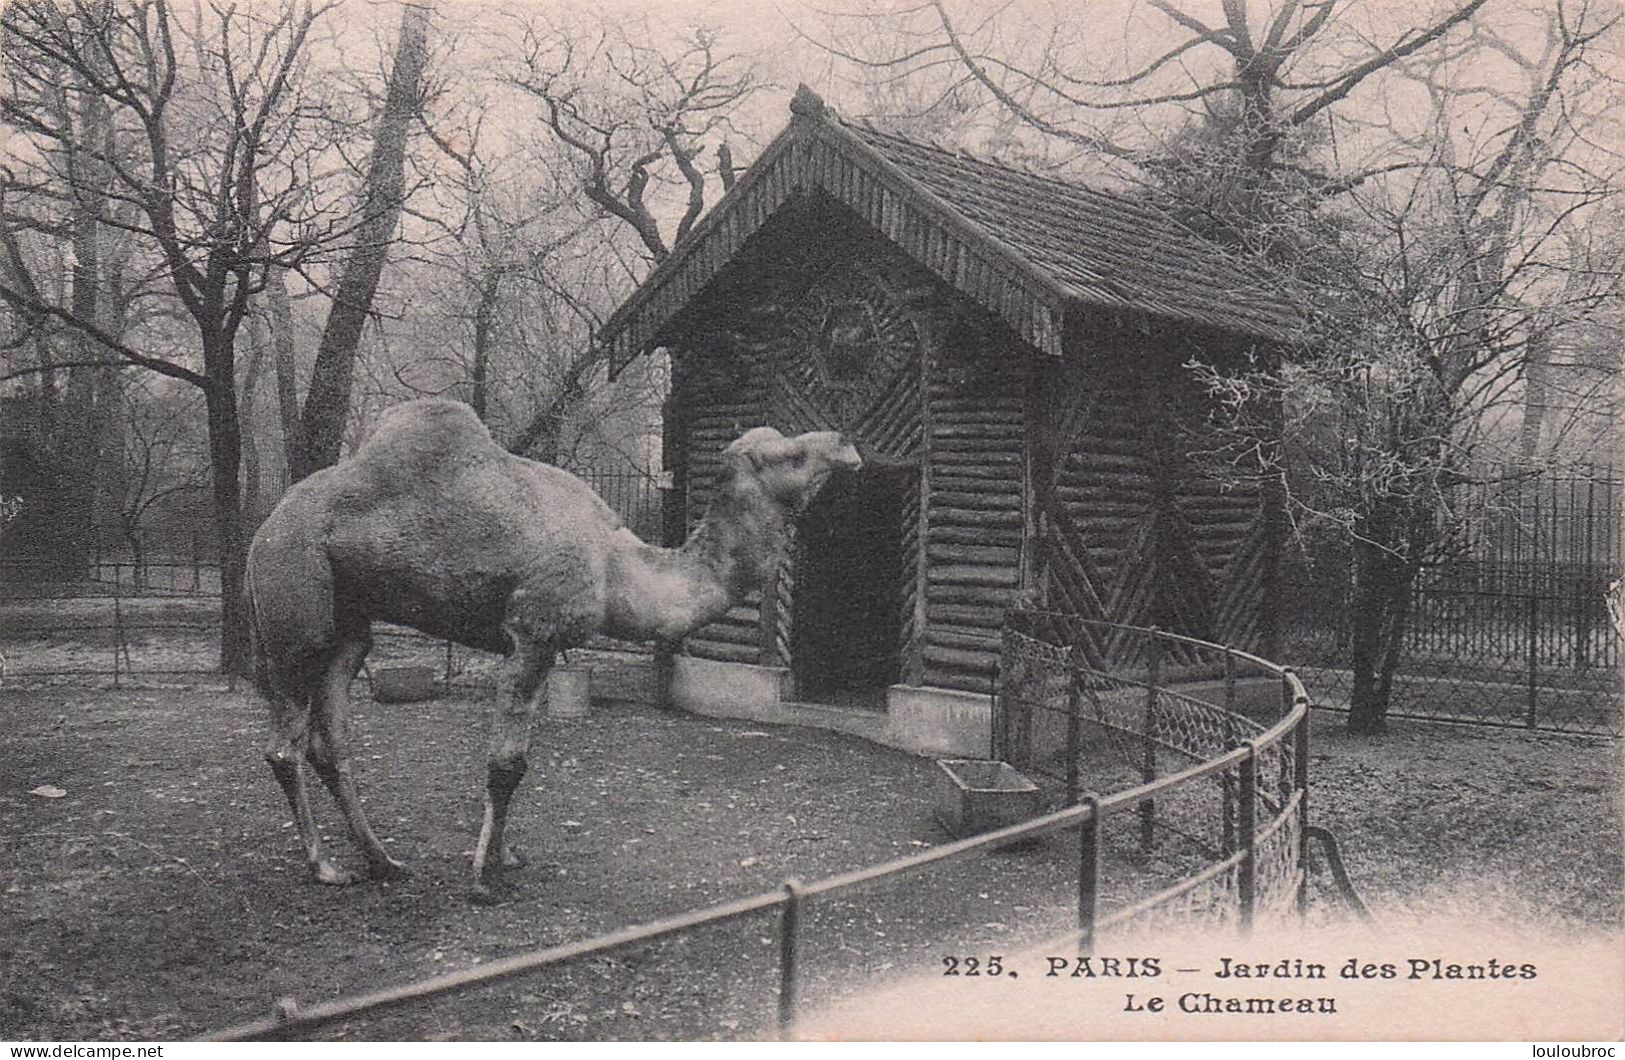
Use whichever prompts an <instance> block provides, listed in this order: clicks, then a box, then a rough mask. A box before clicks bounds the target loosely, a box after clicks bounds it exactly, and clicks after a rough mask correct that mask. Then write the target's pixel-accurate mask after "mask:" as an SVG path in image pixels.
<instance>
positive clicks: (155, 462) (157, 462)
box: [117, 373, 209, 579]
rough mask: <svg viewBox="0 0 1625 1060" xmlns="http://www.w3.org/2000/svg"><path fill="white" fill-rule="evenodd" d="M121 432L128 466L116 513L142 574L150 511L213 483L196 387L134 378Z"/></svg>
mask: <svg viewBox="0 0 1625 1060" xmlns="http://www.w3.org/2000/svg"><path fill="white" fill-rule="evenodd" d="M131 389H132V391H134V393H132V394H131V395H130V396H131V398H132V400H130V401H128V402H127V403H126V404H125V406H124V423H123V428H124V429H123V431H122V432H121V441H122V452H121V454H120V456H121V458H122V468H121V471H122V472H123V473H122V475H121V476H120V485H121V489H120V491H119V492H120V494H121V496H120V497H119V498H118V506H117V517H118V529H119V534H120V536H121V537H123V539H124V541H125V543H126V545H128V547H129V550H130V556H131V559H132V561H133V563H134V566H135V571H136V576H137V578H138V579H142V578H145V575H146V559H147V556H146V533H147V530H148V526H147V522H148V519H149V518H150V516H151V515H152V514H153V513H154V512H155V511H157V510H159V509H161V508H162V507H163V506H164V505H165V504H166V503H168V502H171V501H172V500H174V499H175V498H177V497H181V496H184V495H187V494H204V495H206V494H207V493H208V489H209V452H208V444H207V440H206V439H205V438H204V437H203V434H202V432H201V431H199V430H198V423H199V420H200V419H201V417H200V416H199V415H198V413H199V411H201V410H199V409H198V408H197V407H196V406H197V405H198V403H199V401H200V395H199V394H198V392H197V390H196V389H194V388H191V387H186V386H182V385H178V384H176V383H175V382H174V381H173V380H161V379H156V378H155V377H153V376H152V375H151V374H149V373H142V374H141V375H140V376H137V377H136V378H135V379H134V380H133V381H132V387H131Z"/></svg>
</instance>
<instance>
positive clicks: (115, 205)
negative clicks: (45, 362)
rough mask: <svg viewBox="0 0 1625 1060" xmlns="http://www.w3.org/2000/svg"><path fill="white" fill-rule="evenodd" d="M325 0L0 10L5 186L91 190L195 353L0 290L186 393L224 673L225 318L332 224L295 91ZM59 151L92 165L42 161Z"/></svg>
mask: <svg viewBox="0 0 1625 1060" xmlns="http://www.w3.org/2000/svg"><path fill="white" fill-rule="evenodd" d="M325 10H326V9H325V8H322V7H317V6H315V5H314V4H312V3H310V2H309V0H287V2H286V3H283V4H281V5H278V6H269V5H266V6H260V5H256V6H255V7H254V8H253V9H252V10H246V11H245V10H242V9H238V8H232V7H226V8H215V9H210V10H208V11H205V10H204V9H202V8H199V9H197V10H196V11H195V12H194V15H195V18H194V20H193V21H192V22H191V23H190V24H188V23H187V22H186V21H185V20H183V19H180V18H177V17H176V12H175V11H174V10H173V9H172V8H171V6H170V4H169V3H168V0H143V2H140V3H135V4H130V5H108V4H99V3H91V2H88V0H75V2H74V3H71V4H66V5H61V4H57V3H53V2H51V0H21V2H18V3H14V4H11V5H9V6H8V7H7V8H6V9H5V10H4V12H3V14H0V34H3V36H4V40H5V46H6V59H7V63H6V75H7V82H6V87H5V93H4V95H3V96H0V118H3V119H4V121H5V122H6V123H7V124H9V125H10V126H11V127H12V128H13V129H14V130H15V131H16V132H17V133H18V134H19V135H20V136H21V137H22V138H23V139H24V141H25V142H26V143H28V144H29V145H31V148H32V151H31V153H30V154H25V155H24V156H23V157H22V158H21V159H20V160H19V161H20V165H18V166H17V167H16V168H15V169H14V170H13V171H12V173H11V174H9V179H8V182H7V183H8V187H7V193H8V196H15V198H12V200H11V201H12V202H14V203H15V202H18V200H19V199H26V201H27V202H28V203H29V204H34V203H43V204H46V205H47V207H48V206H49V204H51V203H55V202H61V201H65V200H66V201H73V202H76V203H78V204H80V205H81V206H83V205H84V204H85V203H86V194H85V191H86V188H87V187H88V188H90V189H93V190H94V192H95V194H97V195H99V196H100V199H99V204H98V206H97V216H96V223H97V225H98V226H102V227H105V228H108V229H112V230H116V231H122V232H127V233H129V234H130V235H132V236H133V237H135V239H136V240H137V241H138V242H139V243H140V244H141V246H142V248H143V249H144V250H146V251H149V252H150V253H152V254H154V255H155V256H156V257H157V258H158V259H159V261H160V262H161V264H162V267H163V269H164V272H165V273H166V275H167V277H168V279H169V282H170V285H171V286H172V288H173V295H174V297H175V298H176V299H177V300H178V302H179V304H180V307H181V309H182V310H183V311H184V313H185V315H186V317H187V318H189V319H190V321H191V323H192V326H193V327H194V328H195V329H196V337H197V350H198V354H200V356H198V357H193V356H190V355H187V354H181V353H175V352H172V351H169V350H146V349H142V348H140V345H139V342H138V340H136V339H133V338H130V337H128V336H127V337H125V338H121V337H120V336H119V333H118V331H117V330H115V329H112V328H110V327H108V326H107V321H106V320H104V319H102V318H101V317H100V315H99V314H97V313H93V312H91V311H90V307H89V306H88V305H86V304H82V303H81V304H71V303H70V304H63V303H62V302H60V301H58V300H56V299H54V298H53V297H52V296H51V295H50V293H49V292H48V291H44V290H43V289H42V288H41V287H40V286H39V285H38V284H33V285H30V284H25V283H19V282H17V279H16V277H15V276H10V277H8V278H7V279H6V280H4V281H0V298H4V299H5V301H6V302H8V303H9V304H10V305H11V306H12V307H13V308H14V309H16V310H17V311H18V313H19V314H20V315H22V316H23V317H25V318H29V319H32V320H34V321H36V322H37V323H38V324H39V326H42V327H43V326H54V327H58V328H61V329H63V330H64V331H65V333H66V334H67V335H71V336H74V337H75V338H76V339H78V340H79V341H82V342H83V343H84V344H85V346H86V349H87V350H93V351H94V353H95V355H96V356H97V357H100V358H103V359H105V360H107V361H110V362H115V363H127V364H131V365H135V366H138V367H141V368H146V369H149V370H151V371H154V372H158V373H159V374H161V375H165V376H169V377H171V378H174V379H178V380H181V381H183V382H186V383H188V384H190V385H192V386H194V387H196V388H197V389H198V390H199V391H201V392H202V394H203V397H204V404H205V414H206V417H207V422H208V428H209V430H208V434H209V445H210V467H211V485H212V492H213V497H214V506H215V520H216V527H217V533H218V536H219V539H220V547H221V552H222V557H223V563H222V578H221V581H222V599H223V604H224V624H223V630H222V663H223V665H225V666H226V667H227V668H230V669H237V668H239V667H240V666H241V665H242V664H243V663H244V661H245V659H246V651H245V648H246V643H247V638H246V635H245V634H246V622H245V616H244V614H243V610H242V607H241V603H240V599H241V575H242V553H243V545H244V531H243V522H242V509H241V504H240V485H239V471H240V463H241V437H240V426H239V421H238V409H237V392H236V339H237V334H238V330H239V328H240V327H241V325H242V323H243V321H244V319H245V317H246V315H247V313H248V309H249V305H250V300H251V298H252V295H253V293H254V291H255V289H256V288H257V287H258V285H259V284H260V283H261V282H262V281H263V276H264V270H265V269H266V268H267V267H270V266H273V265H274V266H277V267H295V266H300V265H303V264H305V263H306V262H307V261H308V260H310V259H311V258H312V257H313V256H314V255H315V253H316V252H317V251H318V250H319V249H320V248H322V247H324V246H330V245H331V244H332V243H333V242H334V241H335V240H338V239H342V238H344V237H345V236H347V235H348V232H347V230H346V229H347V226H346V222H345V220H344V219H343V218H336V217H331V216H327V215H325V214H324V213H323V211H322V209H321V207H320V205H319V204H318V203H317V202H316V200H315V198H314V196H313V194H312V193H311V191H310V188H311V185H312V181H311V180H310V177H311V175H312V174H311V172H310V167H311V165H312V162H313V159H314V157H315V155H316V149H315V144H314V143H313V141H312V140H311V139H310V138H309V136H308V133H309V129H308V124H309V122H308V118H309V115H310V112H311V111H312V110H313V109H314V107H315V104H316V101H315V100H314V99H308V98H301V95H300V89H301V85H302V80H301V75H302V72H303V70H302V66H301V63H302V57H303V53H304V50H305V45H306V41H307V38H308V36H309V33H310V30H311V27H312V26H313V25H314V24H315V23H316V21H317V20H318V19H319V18H320V17H321V15H322V14H323V12H324V11H325ZM64 86H66V88H64ZM64 91H66V92H67V93H68V96H69V98H71V99H72V100H74V101H75V104H76V106H78V107H79V108H81V109H85V108H89V109H92V110H96V109H100V110H104V111H105V133H104V134H101V135H86V130H85V129H84V128H83V127H82V126H80V125H75V124H70V123H67V122H64V121H63V120H61V117H60V114H61V108H60V106H59V104H58V100H59V99H61V97H62V94H63V92H64ZM75 155H78V156H80V157H86V158H89V159H92V160H94V162H95V166H94V167H85V166H71V165H70V166H65V167H64V166H61V165H58V164H57V161H56V160H57V159H59V158H72V157H74V156H75ZM8 215H10V216H14V217H15V216H22V215H23V211H22V210H15V212H14V211H13V210H12V209H8ZM38 216H39V215H38V214H36V217H38Z"/></svg>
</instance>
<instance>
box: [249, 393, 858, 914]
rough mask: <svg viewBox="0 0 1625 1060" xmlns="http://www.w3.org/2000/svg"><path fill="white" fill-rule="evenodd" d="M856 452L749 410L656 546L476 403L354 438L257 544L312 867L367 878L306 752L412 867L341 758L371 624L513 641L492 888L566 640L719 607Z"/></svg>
mask: <svg viewBox="0 0 1625 1060" xmlns="http://www.w3.org/2000/svg"><path fill="white" fill-rule="evenodd" d="M862 462H863V461H862V460H861V458H860V457H859V455H858V452H857V450H856V449H855V448H854V447H853V446H852V445H851V444H850V443H848V442H847V441H846V440H844V439H843V438H842V437H841V436H840V434H838V433H836V432H834V431H817V432H812V433H808V434H803V435H800V436H799V437H795V438H786V437H785V436H784V435H782V434H780V433H779V432H778V431H776V430H774V429H773V428H771V427H755V428H752V429H751V430H748V431H746V432H745V433H744V435H743V436H741V437H740V438H738V439H737V440H736V441H734V442H733V443H731V444H730V445H729V446H728V447H727V448H726V449H725V450H724V451H723V454H722V462H721V475H720V480H719V483H718V491H717V494H716V496H715V499H714V500H712V502H711V505H710V508H709V510H708V511H707V513H706V516H705V519H704V521H703V522H702V523H701V524H700V525H699V526H698V527H697V528H696V529H695V531H694V533H693V534H692V536H690V537H689V539H688V541H687V542H686V543H685V544H684V545H683V546H682V547H681V548H676V549H666V548H656V547H654V546H651V545H647V544H644V543H643V542H642V541H640V540H639V539H638V538H637V537H636V536H635V535H634V534H633V533H632V532H631V531H630V530H628V529H627V528H626V527H625V526H623V525H622V523H621V520H620V519H619V517H617V516H616V515H615V513H614V512H613V511H612V510H611V509H610V507H609V506H608V505H607V504H605V503H604V502H603V501H602V500H601V499H600V498H599V497H598V495H597V494H596V493H594V492H593V491H592V489H591V488H590V487H588V486H587V484H586V483H584V482H582V481H581V480H580V479H578V478H576V477H575V476H574V475H571V474H570V473H568V472H566V471H562V470H560V469H559V468H556V467H552V466H550V465H548V464H543V463H538V462H536V461H533V460H527V459H524V458H523V457H518V456H514V455H512V454H511V453H509V452H507V451H506V450H504V449H503V448H501V447H500V446H498V445H497V444H496V443H495V442H494V441H493V440H492V439H491V435H490V433H489V432H488V431H487V430H486V428H485V425H484V424H482V423H481V422H480V420H479V418H478V417H477V416H475V414H474V411H473V410H472V409H471V408H469V407H468V406H467V405H464V404H462V403H460V402H456V401H448V400H442V399H427V400H421V401H410V402H407V403H405V404H401V405H397V406H395V407H394V408H392V409H390V410H389V411H388V412H386V413H385V414H384V416H383V417H382V418H381V419H380V421H379V423H378V427H377V430H376V431H375V432H374V433H373V435H372V436H371V438H369V439H368V440H367V442H366V444H364V445H363V446H361V447H360V448H359V449H358V450H357V451H356V453H355V454H354V455H353V456H351V457H350V458H348V459H346V460H344V461H342V462H340V463H339V464H338V465H336V466H334V467H331V468H328V469H326V470H323V471H319V472H317V473H316V474H313V475H311V476H310V477H308V478H306V479H304V480H303V481H301V482H300V483H298V484H297V485H295V486H294V487H293V488H292V489H291V490H289V491H288V493H287V495H286V496H285V497H283V499H282V501H281V503H279V504H278V505H277V507H276V509H275V510H274V511H273V512H272V513H271V515H270V517H269V518H268V519H266V521H265V522H264V523H263V524H262V525H261V526H260V528H259V531H258V532H257V533H256V534H255V535H254V540H253V543H252V544H251V546H250V548H249V553H248V570H247V593H248V598H249V603H250V606H251V616H252V621H253V628H254V638H255V656H256V668H255V669H256V683H257V684H258V685H259V686H260V688H261V691H262V692H263V693H264V695H265V697H266V699H267V700H268V701H269V704H270V710H271V723H272V733H271V737H270V740H269V743H268V744H267V746H266V752H265V758H266V761H267V762H268V763H269V764H270V767H271V772H272V774H273V775H274V776H275V777H276V779H277V782H278V783H279V784H280V785H281V787H282V791H283V793H284V795H285V796H286V797H287V800H288V805H289V806H290V807H291V808H292V810H293V815H294V820H295V821H296V822H297V824H298V827H299V835H300V838H301V839H302V841H303V843H304V848H305V857H306V860H307V862H308V864H309V868H310V872H311V875H312V876H313V877H314V878H315V879H316V880H317V881H319V882H321V883H324V884H336V885H341V884H348V883H353V882H355V881H356V880H358V879H359V878H360V877H359V876H358V875H357V874H355V873H353V872H350V871H347V870H345V869H343V868H341V867H339V866H338V865H337V864H336V863H335V862H334V861H332V860H331V859H330V858H329V857H328V856H327V855H326V854H325V853H324V852H323V849H322V843H321V837H320V835H319V834H318V832H317V829H316V824H315V821H314V819H313V817H312V815H311V809H310V802H309V800H308V798H307V796H306V792H305V784H304V774H303V770H302V762H308V763H309V764H310V766H311V768H312V769H313V770H314V771H315V772H316V775H317V776H319V777H321V779H322V781H323V782H324V783H325V785H326V786H327V788H328V790H329V792H330V793H331V794H332V796H333V798H334V799H335V800H336V801H337V803H338V805H339V807H340V809H341V810H342V811H343V814H344V817H345V820H346V822H347V823H348V825H349V828H350V832H351V834H352V836H353V837H354V839H355V842H356V843H357V845H358V846H359V847H360V848H361V850H362V852H363V853H364V855H365V856H366V862H367V868H368V875H369V876H371V877H373V878H382V879H387V878H391V877H398V876H401V875H404V873H405V867H404V866H403V865H402V864H401V863H400V862H399V861H397V860H395V859H394V858H393V857H391V856H390V854H389V853H388V852H387V851H386V850H385V849H384V847H383V844H382V843H380V842H379V840H378V837H377V836H376V835H375V834H374V833H373V831H372V828H371V827H370V826H369V825H368V823H367V817H366V814H365V813H364V812H363V810H362V807H361V799H360V796H359V794H358V793H357V790H356V784H355V780H354V778H353V776H352V773H351V767H350V756H351V751H352V735H351V724H350V694H349V687H350V683H351V681H353V680H354V678H355V676H356V674H357V673H358V672H359V671H360V669H361V665H362V662H363V660H364V659H365V658H366V656H367V651H368V649H369V647H370V646H371V625H372V623H373V622H378V621H381V622H393V623H398V624H400V625H405V626H411V627H412V628H414V629H418V630H421V631H423V632H424V633H427V634H429V635H431V636H434V637H442V638H446V639H449V640H452V641H455V642H457V643H459V644H464V645H467V646H469V647H472V648H478V649H482V650H485V651H491V652H498V653H501V654H503V655H504V656H505V658H504V660H503V662H502V664H501V667H500V671H499V680H498V689H497V698H496V704H495V707H494V709H493V711H492V716H491V731H490V742H489V746H488V754H487V774H486V776H487V780H486V789H485V818H484V821H483V823H482V825H481V827H480V836H479V842H478V844H477V845H476V846H475V849H474V889H473V897H475V898H476V899H480V900H494V892H493V891H492V886H493V885H494V884H495V883H496V882H497V875H498V872H499V870H500V869H505V868H513V867H517V866H519V865H521V864H523V860H522V858H521V857H520V856H519V853H518V851H517V850H515V849H514V848H513V847H512V846H511V845H510V844H509V843H508V842H507V840H506V837H505V836H506V825H507V820H508V809H509V804H510V802H511V800H512V798H513V793H514V789H515V788H516V787H517V786H518V784H519V782H520V779H521V778H522V777H523V776H524V775H525V768H526V754H527V752H528V750H529V746H530V739H531V715H532V711H533V709H534V708H533V703H534V700H535V698H536V693H537V690H538V689H539V688H540V687H541V685H542V682H543V680H544V679H545V677H546V675H547V672H548V670H549V669H550V668H551V667H552V665H553V663H554V660H555V658H556V657H557V655H558V653H559V652H560V651H562V650H564V649H566V648H569V647H572V646H576V645H580V644H582V643H584V642H585V641H586V640H587V639H588V638H589V637H591V636H592V635H593V634H594V633H597V632H603V633H606V634H608V635H610V636H612V637H617V638H621V639H625V640H654V641H656V642H657V643H659V644H661V645H663V646H667V647H670V646H673V645H675V644H676V643H677V641H679V640H680V639H681V638H682V637H684V636H686V635H687V634H688V633H690V632H692V631H693V630H695V629H698V628H700V627H701V626H704V625H706V624H707V623H709V622H712V621H714V620H716V619H717V618H720V617H721V616H722V615H723V614H724V613H725V612H726V611H727V610H728V609H729V608H730V607H733V606H734V605H736V604H738V603H739V602H740V601H741V600H743V598H744V597H745V595H746V594H747V593H748V592H750V591H751V590H752V589H754V588H756V587H757V586H758V585H760V584H761V582H762V580H763V578H764V576H765V575H767V574H768V573H769V572H771V571H772V570H773V569H774V568H775V567H776V566H777V564H778V562H779V560H780V558H781V556H782V555H783V549H784V539H785V534H784V530H785V528H786V527H787V525H788V523H789V520H790V519H791V518H793V517H794V516H795V515H796V514H797V513H799V512H800V511H801V510H802V509H804V508H805V507H806V505H807V504H808V502H810V501H811V500H812V498H813V496H814V495H815V494H816V493H817V492H818V491H819V489H820V488H821V487H822V486H823V484H824V482H825V481H826V480H827V479H828V478H829V477H830V475H832V474H833V473H835V472H837V471H842V470H846V471H855V470H857V469H858V468H859V467H860V466H861V465H862Z"/></svg>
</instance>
